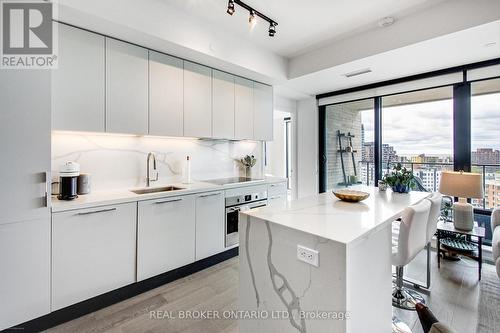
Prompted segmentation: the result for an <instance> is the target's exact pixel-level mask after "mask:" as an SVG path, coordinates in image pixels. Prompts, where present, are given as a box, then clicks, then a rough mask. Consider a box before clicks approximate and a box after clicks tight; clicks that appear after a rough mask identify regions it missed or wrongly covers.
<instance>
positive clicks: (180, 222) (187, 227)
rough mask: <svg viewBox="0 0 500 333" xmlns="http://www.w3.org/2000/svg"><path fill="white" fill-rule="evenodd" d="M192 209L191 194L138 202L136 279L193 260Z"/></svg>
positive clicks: (156, 273) (193, 220) (193, 232)
mask: <svg viewBox="0 0 500 333" xmlns="http://www.w3.org/2000/svg"><path fill="white" fill-rule="evenodd" d="M194 211H195V207H194V198H193V197H192V196H184V197H171V198H163V199H157V200H148V201H142V202H139V212H138V217H139V219H138V225H137V233H138V234H137V280H138V281H141V280H144V279H147V278H150V277H152V276H155V275H158V274H161V273H165V272H168V271H170V270H173V269H175V268H179V267H181V266H184V265H187V264H189V263H192V262H194V255H195V253H194V251H195V238H194V237H195V215H194V214H195V213H194Z"/></svg>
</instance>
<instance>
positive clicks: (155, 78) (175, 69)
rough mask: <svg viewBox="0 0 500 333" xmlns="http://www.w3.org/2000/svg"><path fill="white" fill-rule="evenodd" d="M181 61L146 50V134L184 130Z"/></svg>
mask: <svg viewBox="0 0 500 333" xmlns="http://www.w3.org/2000/svg"><path fill="white" fill-rule="evenodd" d="M183 85H184V72H183V61H182V59H179V58H174V57H171V56H168V55H165V54H162V53H158V52H154V51H149V134H151V135H165V136H183V134H184V115H183V112H184V87H183Z"/></svg>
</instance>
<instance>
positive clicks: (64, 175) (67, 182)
mask: <svg viewBox="0 0 500 333" xmlns="http://www.w3.org/2000/svg"><path fill="white" fill-rule="evenodd" d="M79 175H80V165H79V164H78V163H75V162H66V163H64V164H63V165H61V167H60V168H59V195H58V196H57V198H58V199H59V200H73V199H75V198H77V197H78V195H77V190H78V188H77V187H78V186H77V185H78V176H79Z"/></svg>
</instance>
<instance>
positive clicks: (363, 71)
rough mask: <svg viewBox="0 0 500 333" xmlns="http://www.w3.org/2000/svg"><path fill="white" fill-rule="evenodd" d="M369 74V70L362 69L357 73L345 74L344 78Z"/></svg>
mask: <svg viewBox="0 0 500 333" xmlns="http://www.w3.org/2000/svg"><path fill="white" fill-rule="evenodd" d="M371 72H372V70H371V69H370V68H364V69H360V70H357V71H354V72H350V73H345V74H344V76H345V77H353V76H358V75H363V74H368V73H371Z"/></svg>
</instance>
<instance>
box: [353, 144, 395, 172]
mask: <svg viewBox="0 0 500 333" xmlns="http://www.w3.org/2000/svg"><path fill="white" fill-rule="evenodd" d="M361 156H362V160H363V161H364V162H373V161H374V158H375V157H374V156H375V144H374V143H373V142H365V143H364V144H363V150H362V154H361ZM397 161H399V158H398V155H397V152H396V150H394V147H393V146H391V145H388V144H386V143H384V144H382V163H384V164H386V163H387V162H397ZM384 167H385V165H384Z"/></svg>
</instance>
